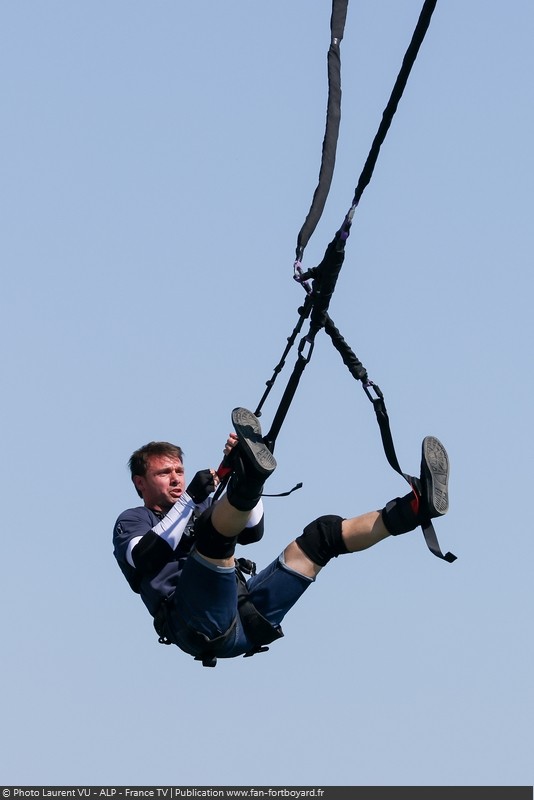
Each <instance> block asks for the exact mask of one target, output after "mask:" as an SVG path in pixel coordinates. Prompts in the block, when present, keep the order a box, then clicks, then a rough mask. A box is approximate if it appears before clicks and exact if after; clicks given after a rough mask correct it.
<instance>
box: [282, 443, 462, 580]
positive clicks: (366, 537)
mask: <svg viewBox="0 0 534 800" xmlns="http://www.w3.org/2000/svg"><path fill="white" fill-rule="evenodd" d="M448 479H449V459H448V456H447V452H446V450H445V448H444V447H443V445H442V444H441V442H440V441H439V440H438V439H436V438H435V437H433V436H427V437H426V438H425V439H424V440H423V446H422V456H421V477H420V479H419V480H417V481H416V485H415V486H414V487H413V489H412V491H411V492H409V493H408V494H407V495H405V496H404V497H397V498H395V500H391V501H390V502H389V503H387V505H386V506H385V507H384V508H383V509H382V511H370V512H368V513H367V514H362V515H361V516H359V517H353V518H351V519H342V518H341V517H337V516H333V515H332V516H325V517H320V518H319V519H317V520H315V521H314V522H312V523H310V524H309V525H307V526H306V528H305V529H304V532H303V533H302V534H301V536H299V537H298V538H297V539H296V540H295V541H293V542H291V544H290V545H288V547H286V549H285V551H284V559H285V563H286V564H287V565H288V566H289V567H290V568H291V569H293V570H295V571H296V572H299V573H300V574H302V575H305V576H307V577H308V578H311V579H313V578H315V577H316V576H317V575H318V574H319V572H320V571H321V569H322V567H324V566H326V564H327V563H328V562H329V561H330V559H331V558H335V557H337V556H339V555H343V554H345V553H356V552H358V551H360V550H366V549H367V548H369V547H372V546H373V545H375V544H378V542H381V541H382V540H383V539H386V538H387V537H388V536H398V535H399V534H402V533H408V532H409V531H413V530H415V529H416V528H418V527H419V526H420V525H424V524H425V523H426V522H428V521H429V520H430V519H434V518H436V517H440V516H443V514H446V513H447V511H448V508H449V495H448Z"/></svg>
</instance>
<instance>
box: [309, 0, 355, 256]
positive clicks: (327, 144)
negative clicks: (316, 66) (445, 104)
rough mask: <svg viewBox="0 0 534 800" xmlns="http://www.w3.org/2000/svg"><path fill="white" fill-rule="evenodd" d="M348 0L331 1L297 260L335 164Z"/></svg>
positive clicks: (321, 208)
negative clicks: (310, 187) (316, 142)
mask: <svg viewBox="0 0 534 800" xmlns="http://www.w3.org/2000/svg"><path fill="white" fill-rule="evenodd" d="M347 7H348V0H332V15H331V17H330V49H329V50H328V56H327V65H328V102H327V111H326V127H325V133H324V139H323V150H322V158H321V167H320V170H319V181H318V184H317V187H316V189H315V192H314V194H313V199H312V203H311V206H310V210H309V211H308V214H307V216H306V219H305V220H304V224H303V226H302V228H301V229H300V232H299V235H298V237H297V260H298V261H300V260H301V259H302V255H303V253H304V248H305V247H306V245H307V244H308V241H309V240H310V237H311V236H312V234H313V232H314V231H315V228H316V227H317V223H318V222H319V220H320V219H321V216H322V213H323V211H324V207H325V203H326V200H327V197H328V193H329V191H330V186H331V184H332V177H333V175H334V167H335V163H336V150H337V140H338V137H339V126H340V122H341V56H340V44H341V40H342V39H343V33H344V30H345V22H346V19H347Z"/></svg>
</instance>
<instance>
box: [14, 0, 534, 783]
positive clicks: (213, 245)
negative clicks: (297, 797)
mask: <svg viewBox="0 0 534 800" xmlns="http://www.w3.org/2000/svg"><path fill="white" fill-rule="evenodd" d="M421 5H422V3H420V2H412V0H404V2H402V3H401V2H396V1H395V0H378V1H377V2H369V0H367V1H366V2H364V1H362V2H356V0H352V2H351V3H350V7H349V15H348V20H347V27H346V34H345V39H344V42H343V45H342V58H343V86H344V94H343V120H342V133H341V136H340V142H339V155H338V162H337V171H336V177H335V180H334V183H333V186H332V191H331V194H330V198H329V202H328V206H327V208H326V210H325V213H324V216H323V219H322V221H321V223H320V225H319V226H318V229H317V231H316V233H315V235H314V237H313V239H312V241H311V242H310V244H309V246H308V248H307V251H306V261H305V264H306V265H307V266H313V265H314V264H315V263H317V262H318V261H319V260H320V258H321V256H322V253H323V251H324V248H325V246H326V244H327V243H328V241H329V240H330V238H331V236H332V234H333V233H334V232H335V230H336V229H337V227H338V226H339V224H340V223H341V221H342V220H343V217H344V215H345V212H346V211H347V209H348V207H349V205H350V202H351V199H352V196H353V192H354V187H355V185H356V180H357V177H358V175H359V172H360V169H361V167H362V165H363V162H364V159H365V157H366V155H367V152H368V149H369V146H370V143H371V140H372V137H373V136H374V133H375V131H376V128H377V126H378V123H379V120H380V116H381V113H382V110H383V107H384V106H385V103H386V101H387V98H388V96H389V92H390V90H391V87H392V85H393V81H394V79H395V77H396V75H397V72H398V68H399V66H400V61H401V59H402V56H403V54H404V50H405V48H406V46H407V43H408V41H409V38H410V36H411V33H412V30H413V28H414V26H415V22H416V20H417V17H418V14H419V11H420V8H421ZM329 15H330V4H329V3H327V2H317V0H314V1H313V2H309V0H308V2H305V0H293V2H291V3H287V2H281V1H280V0H274V2H270V3H268V4H259V3H250V2H242V1H241V0H234V1H233V2H230V3H220V2H213V1H210V0H208V2H204V3H190V4H183V3H179V2H176V1H174V2H171V0H157V2H151V3H149V2H146V0H145V1H144V2H141V1H140V0H106V1H105V2H104V0H92V1H91V2H89V1H88V0H75V1H74V2H73V1H72V0H71V1H70V2H66V1H65V0H47V2H35V0H17V2H4V3H2V4H1V6H0V37H1V43H0V72H1V74H2V79H1V82H0V86H1V93H2V108H3V124H2V140H3V146H2V149H1V155H0V164H1V166H0V169H1V173H0V174H1V182H2V188H3V191H2V195H1V198H2V199H1V216H2V221H3V225H2V228H3V236H2V237H1V245H0V246H1V259H2V265H3V291H2V292H1V303H2V313H1V314H0V325H1V327H2V350H3V374H4V390H3V393H2V394H3V397H2V405H3V414H2V418H3V451H4V458H3V463H2V487H3V490H4V503H5V507H6V509H7V506H8V505H9V510H10V513H9V520H8V519H7V517H6V521H5V525H4V535H3V543H4V544H3V555H2V561H3V564H4V571H3V579H2V581H1V592H2V602H1V604H0V608H1V611H0V613H1V615H2V629H3V632H4V647H3V656H2V685H3V692H2V700H1V716H2V720H3V725H2V734H1V737H2V740H1V746H0V752H2V768H1V776H2V783H4V784H10V783H14V784H28V785H32V784H56V785H57V784H60V785H61V784H64V785H66V784H144V785H149V784H157V785H166V784H174V785H187V784H190V785H198V784H204V785H231V784H238V785H258V784H271V785H275V784H278V785H284V784H286V785H291V784H293V785H299V784H305V785H477V784H478V785H491V784H496V785H507V784H510V785H515V784H523V785H525V784H528V785H530V784H532V782H533V780H534V778H533V770H532V751H533V740H532V717H533V690H532V677H531V676H532V672H533V667H534V664H533V660H534V659H533V655H534V646H533V642H532V611H533V608H532V605H533V604H532V579H531V575H532V559H533V555H534V547H533V540H532V522H531V519H530V508H529V499H528V498H529V496H530V495H531V493H532V490H531V486H530V483H531V480H530V479H531V463H530V455H531V452H532V450H533V438H532V424H531V419H530V412H531V409H532V393H533V379H532V370H531V363H532V356H531V346H532V339H533V336H532V334H533V331H532V313H531V308H530V306H531V302H532V301H531V298H532V289H533V286H532V277H531V267H532V252H533V234H532V221H531V218H532V199H531V195H532V179H533V173H534V170H533V158H532V141H534V104H533V100H534V91H533V87H532V74H533V73H534V51H533V49H532V39H533V34H534V9H533V7H532V5H531V3H529V2H526V0H512V2H510V3H499V2H496V1H495V0H486V2H481V0H469V2H460V0H442V1H441V2H440V3H438V7H437V10H436V12H435V14H434V18H433V21H432V24H431V27H430V31H429V33H428V36H427V38H426V40H425V43H424V45H423V48H422V50H421V53H420V55H419V58H418V61H417V63H416V65H415V68H414V72H413V74H412V77H411V79H410V82H409V85H408V88H407V91H406V93H405V96H404V98H403V100H402V103H401V106H400V108H399V111H398V114H397V116H396V118H395V121H394V123H393V126H392V128H391V131H390V134H389V136H388V139H387V141H386V144H385V146H384V148H383V152H382V154H381V157H380V160H379V163H378V166H377V169H376V172H375V176H374V178H373V181H372V183H371V185H370V187H369V188H368V190H367V191H366V193H365V194H364V197H363V199H362V202H361V204H360V208H359V210H358V212H357V215H356V218H355V222H354V225H353V229H352V234H351V237H350V240H349V244H348V247H347V259H346V261H345V266H344V268H343V271H342V273H341V277H340V280H339V283H338V288H337V291H336V294H335V296H334V299H333V301H332V305H331V314H332V317H333V319H334V320H335V322H336V323H337V325H338V326H339V328H340V329H341V331H342V333H343V335H344V336H345V338H346V339H347V341H348V342H349V343H350V344H351V345H352V346H353V349H354V350H355V351H356V353H357V354H358V355H359V357H360V358H361V360H362V361H363V363H364V364H365V365H366V367H367V368H368V370H369V374H370V376H371V378H372V379H374V380H375V381H376V382H377V383H378V384H379V385H380V387H381V388H382V390H383V392H384V394H385V396H386V401H387V406H388V410H389V414H390V418H391V423H392V427H393V432H394V435H395V442H396V445H397V450H398V454H399V458H400V460H401V464H402V465H403V468H404V469H405V470H406V471H407V472H416V471H417V470H418V465H419V453H420V442H421V440H422V438H423V436H425V435H427V434H430V433H432V434H435V435H437V436H439V438H441V439H442V440H443V441H444V442H445V443H446V445H447V448H448V450H449V454H450V458H451V463H452V474H451V511H450V513H449V515H448V516H447V517H446V518H445V519H444V520H442V521H440V522H439V524H438V527H437V530H438V535H439V538H440V541H441V544H442V546H443V548H444V549H447V550H452V551H453V552H455V553H456V554H457V555H458V561H457V562H456V563H455V564H453V565H448V564H445V563H443V562H440V561H439V560H438V559H435V558H433V557H432V556H431V555H430V554H429V552H428V551H427V549H426V547H425V545H424V542H423V541H422V538H421V535H420V533H415V534H413V535H411V536H406V537H399V538H397V539H394V540H389V541H386V542H383V543H382V544H380V545H379V546H377V547H376V548H374V549H372V550H370V551H367V552H366V553H363V554H361V555H358V556H356V555H355V556H352V557H347V558H343V559H341V558H340V559H338V560H337V561H336V562H334V563H332V564H331V565H330V566H329V567H328V568H327V569H326V570H324V571H323V572H322V574H321V576H320V578H319V579H318V581H317V583H316V584H315V585H314V586H313V587H312V588H311V589H310V590H309V591H308V593H307V594H306V596H305V597H304V598H303V599H302V601H301V603H300V604H299V606H298V607H297V608H295V609H294V610H293V611H292V613H291V614H290V615H289V616H288V617H287V619H286V621H285V624H284V630H285V634H286V636H285V638H284V639H282V640H281V641H279V642H277V643H275V644H274V645H273V646H272V647H271V649H270V651H269V653H268V654H265V655H259V656H256V657H254V658H252V659H246V660H243V659H236V660H233V661H229V662H220V663H219V665H218V666H217V668H216V669H215V670H207V669H203V668H202V667H201V666H200V665H199V664H197V663H195V662H194V661H193V660H192V659H190V658H188V657H187V656H185V655H183V654H181V653H180V652H179V651H178V650H177V649H174V648H164V647H160V646H159V645H158V644H157V641H156V638H155V635H154V634H153V632H152V629H151V622H150V619H149V617H148V615H147V614H146V613H145V612H144V609H143V607H142V605H141V603H140V601H139V599H138V598H136V597H135V595H133V593H131V592H130V591H129V589H128V587H127V585H126V583H125V582H124V580H123V579H122V576H121V575H120V573H119V571H118V568H117V566H116V564H115V563H114V561H113V557H112V553H111V529H112V526H113V522H114V520H115V518H116V516H117V515H118V514H119V512H120V511H122V510H123V509H124V508H126V507H128V506H130V505H135V502H136V496H135V494H134V491H133V489H132V486H131V484H130V481H129V477H128V473H127V469H126V462H127V459H128V457H129V455H130V453H131V452H132V450H134V449H135V448H136V447H138V446H139V445H141V444H143V443H144V442H146V441H149V440H151V439H168V440H172V441H175V442H177V443H179V444H181V446H182V447H183V448H184V450H185V453H186V468H187V470H188V471H189V473H190V474H193V473H194V472H195V471H196V470H197V469H201V468H204V467H206V466H208V465H214V466H216V465H217V464H218V462H219V459H220V455H221V449H222V447H223V444H224V441H225V439H226V435H227V433H228V432H229V430H230V412H231V409H232V408H233V407H234V406H236V405H244V406H248V407H251V408H254V407H255V406H256V404H257V403H258V401H259V398H260V397H261V395H262V392H263V388H264V383H265V381H266V380H267V379H268V378H269V377H270V376H271V372H272V368H273V367H274V365H275V364H276V363H277V361H278V358H279V356H280V354H281V352H282V350H283V347H284V345H285V338H286V337H287V336H288V334H289V333H290V331H291V329H292V327H293V325H294V322H295V321H296V315H297V308H298V306H299V304H300V303H301V302H302V294H301V290H300V289H299V287H298V286H297V285H296V284H295V283H294V282H293V281H292V263H293V256H294V250H295V243H296V236H297V233H298V230H299V229H300V226H301V224H302V222H303V220H304V216H305V214H306V212H307V210H308V207H309V203H310V200H311V196H312V192H313V189H314V187H315V182H316V177H317V172H318V168H319V157H320V146H321V142H322V136H323V125H324V109H325V103H326V70H325V60H326V52H327V49H328V43H329V30H328V23H329ZM292 363H293V361H292V359H290V360H289V365H288V370H289V369H290V367H291V365H292ZM286 377H287V375H286ZM283 385H284V384H283V379H280V387H278V385H277V392H278V389H280V391H281V388H282V386H283ZM277 392H275V393H274V396H273V398H272V400H270V401H269V403H268V404H267V406H266V407H265V409H264V417H263V419H264V420H265V426H266V427H268V424H269V422H270V420H271V419H272V415H273V414H274V411H275V409H276V405H277V399H278V397H279V393H278V395H277ZM276 454H277V459H278V462H279V468H278V470H277V472H276V475H275V476H274V477H273V479H272V484H271V486H270V489H271V491H282V490H284V489H288V488H290V487H291V486H293V485H294V483H296V482H297V481H303V483H304V486H303V489H302V490H301V491H300V492H296V493H294V494H293V495H291V496H290V497H289V498H287V499H285V500H284V499H278V500H269V501H266V504H267V534H266V536H265V538H264V540H263V541H262V542H261V543H260V544H258V545H257V546H255V547H254V552H253V553H247V555H250V556H251V557H253V558H255V560H256V561H257V562H258V564H260V565H264V564H266V563H268V562H269V561H270V560H271V559H272V558H274V557H275V556H276V555H277V554H278V553H279V552H280V550H281V549H282V548H283V547H284V545H285V544H286V543H287V542H288V541H289V540H290V539H292V538H293V537H294V536H295V535H298V533H299V532H300V531H301V529H302V527H303V525H304V524H306V523H307V522H309V521H310V520H312V519H313V518H314V517H316V516H318V515H319V514H323V513H338V514H342V515H343V516H353V515H356V514H358V513H361V512H363V511H366V510H369V509H373V508H380V507H382V506H383V505H384V504H385V502H387V500H389V499H390V498H391V497H394V496H396V495H398V494H401V493H404V491H405V484H404V483H403V481H402V479H400V478H399V477H398V476H397V475H396V474H395V473H394V472H393V471H392V470H390V468H389V467H388V465H387V463H386V461H385V459H384V456H383V454H382V450H381V445H380V441H379V436H378V431H377V429H376V424H375V421H374V415H373V412H372V408H371V406H370V404H369V403H368V401H367V400H366V398H365V396H364V394H363V392H362V391H361V388H360V386H359V385H357V384H356V383H355V382H354V381H353V380H352V379H351V378H350V376H349V374H348V372H347V371H346V369H345V368H344V367H343V365H342V364H341V362H340V360H339V357H338V356H337V354H336V353H335V352H334V351H333V349H332V347H331V346H330V344H329V342H328V341H327V339H326V337H319V338H318V340H317V343H316V347H315V352H314V355H313V359H312V361H311V363H310V365H309V367H308V369H307V371H306V373H305V376H304V378H303V380H302V383H301V387H300V389H299V393H298V395H297V397H296V399H295V402H294V405H293V407H292V409H291V412H290V414H289V416H288V418H287V421H286V424H285V426H284V428H283V429H282V433H281V434H280V437H279V440H278V443H277V448H276Z"/></svg>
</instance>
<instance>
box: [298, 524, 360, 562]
mask: <svg viewBox="0 0 534 800" xmlns="http://www.w3.org/2000/svg"><path fill="white" fill-rule="evenodd" d="M342 522H343V517H338V516H336V515H335V514H327V515H325V516H324V517H319V518H318V519H316V520H314V521H313V522H310V524H309V525H306V527H305V528H304V531H303V532H302V534H301V535H300V536H299V537H298V538H297V539H296V542H297V544H298V546H299V547H300V549H301V550H302V552H303V553H304V554H305V555H307V556H308V558H310V559H311V560H312V561H313V563H314V564H317V566H319V567H324V566H326V564H328V562H329V561H330V559H331V558H337V556H340V555H343V554H344V553H348V552H349V551H348V550H347V548H346V546H345V542H344V541H343V538H342V536H341V523H342Z"/></svg>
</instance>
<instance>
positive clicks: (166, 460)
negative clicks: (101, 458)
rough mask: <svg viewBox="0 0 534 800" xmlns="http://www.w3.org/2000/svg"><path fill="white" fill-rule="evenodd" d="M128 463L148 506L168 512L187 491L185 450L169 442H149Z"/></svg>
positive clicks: (133, 478)
mask: <svg viewBox="0 0 534 800" xmlns="http://www.w3.org/2000/svg"><path fill="white" fill-rule="evenodd" d="M128 466H129V468H130V472H131V476H132V481H133V484H134V486H135V488H136V491H137V494H138V495H139V497H142V498H143V501H144V503H145V505H146V506H148V507H149V508H152V509H154V511H163V512H167V511H168V510H169V509H170V508H171V507H172V506H173V505H174V504H175V502H176V501H177V499H178V498H179V497H180V495H181V494H182V493H183V492H184V489H185V486H184V483H185V476H184V465H183V451H182V448H181V447H178V446H177V445H174V444H170V443H169V442H149V443H148V444H145V445H143V447H140V448H139V450H136V451H135V453H133V454H132V456H131V458H130V460H129V462H128Z"/></svg>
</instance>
